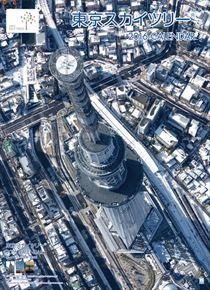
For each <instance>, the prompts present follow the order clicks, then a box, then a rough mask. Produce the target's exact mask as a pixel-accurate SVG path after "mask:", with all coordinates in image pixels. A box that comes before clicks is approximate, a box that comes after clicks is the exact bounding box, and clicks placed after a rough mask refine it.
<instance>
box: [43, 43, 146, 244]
mask: <svg viewBox="0 0 210 290" xmlns="http://www.w3.org/2000/svg"><path fill="white" fill-rule="evenodd" d="M49 68H50V71H51V73H52V75H53V76H54V77H55V78H56V79H57V81H58V84H59V87H60V88H61V89H62V91H64V92H65V93H66V94H67V95H68V96H69V99H70V101H71V103H72V104H73V106H74V109H75V113H76V116H77V119H78V121H79V123H80V125H81V130H80V132H79V137H78V142H77V145H76V148H75V159H76V162H77V166H78V169H79V183H80V186H81V188H82V191H83V194H84V195H85V197H87V198H88V199H89V200H91V201H92V202H93V203H95V204H98V205H101V206H103V208H104V209H105V211H106V213H107V216H109V218H110V220H111V222H112V224H113V226H114V228H115V230H116V231H117V232H118V234H119V236H120V237H121V239H122V240H123V242H124V244H125V245H126V247H129V246H130V245H131V243H132V242H133V240H134V238H135V236H136V234H137V233H138V231H139V228H140V226H141V225H142V223H143V221H144V219H145V216H146V215H147V213H148V211H149V208H148V206H147V207H145V206H144V200H143V199H142V198H141V193H140V192H141V191H142V179H143V170H142V165H141V163H140V162H139V161H138V160H137V158H136V155H135V154H134V153H133V152H132V151H131V150H129V149H128V148H126V146H125V144H124V141H123V140H122V138H121V137H120V136H118V135H117V134H116V133H114V132H113V131H112V130H111V129H110V128H109V127H107V126H106V125H105V124H104V123H102V122H99V119H98V115H97V113H96V111H95V109H94V108H93V107H92V105H91V102H90V98H89V96H88V92H87V88H86V86H85V83H84V72H83V61H82V58H81V56H80V54H79V52H78V51H77V50H76V49H73V48H67V47H63V48H60V49H58V50H57V51H56V52H55V53H53V54H52V55H51V58H50V61H49ZM139 211H141V218H140V214H139ZM142 212H143V213H144V214H143V216H142ZM138 215H139V217H138Z"/></svg>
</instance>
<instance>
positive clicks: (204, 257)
mask: <svg viewBox="0 0 210 290" xmlns="http://www.w3.org/2000/svg"><path fill="white" fill-rule="evenodd" d="M89 89H90V87H89ZM90 91H91V93H92V94H91V101H92V104H93V106H94V108H95V109H96V110H97V111H98V113H99V114H100V115H101V116H102V117H103V119H105V120H106V121H107V122H108V124H110V125H111V126H112V128H113V129H114V130H115V131H116V132H117V133H118V134H119V135H120V136H121V137H122V138H123V139H124V140H125V142H126V143H127V144H128V145H129V146H130V148H131V149H132V150H133V151H135V152H136V154H137V155H138V156H139V158H140V159H141V161H142V163H143V165H144V171H145V173H146V174H147V176H148V178H149V180H150V182H151V183H152V184H153V186H154V187H155V188H156V189H157V192H158V194H159V198H160V200H161V201H162V203H163V204H164V206H165V207H166V208H167V210H168V212H169V214H170V216H171V217H172V220H173V221H174V223H175V224H176V226H177V228H179V229H180V231H181V233H182V235H183V237H184V238H185V240H186V241H187V243H188V245H189V247H190V248H191V251H192V252H193V253H194V256H195V257H196V258H197V260H198V261H200V263H201V265H202V266H203V267H204V269H205V270H206V271H207V272H208V273H210V255H209V250H208V249H207V247H206V246H205V244H204V242H203V240H202V238H201V237H200V235H199V234H198V232H197V230H196V227H195V225H194V223H193V221H192V220H191V219H189V217H188V215H187V214H186V212H185V209H184V207H183V205H182V204H181V203H180V202H179V199H178V198H177V196H176V193H175V191H174V189H176V188H177V189H179V185H178V184H177V183H176V182H175V181H174V180H173V178H172V177H171V176H170V175H169V174H168V172H166V170H165V169H164V168H163V166H162V165H161V164H159V162H158V161H157V160H156V159H155V158H154V157H153V156H152V155H151V153H150V152H149V151H148V150H147V149H146V148H145V146H144V145H143V144H141V143H140V141H139V140H138V139H137V137H136V136H135V135H134V134H133V133H132V132H131V131H130V130H129V129H127V128H126V127H125V124H123V123H122V122H121V121H120V119H119V118H118V117H117V116H115V115H114V113H113V112H112V111H111V110H110V109H109V108H108V106H107V105H106V104H105V103H104V102H103V101H102V100H101V99H99V97H98V96H97V95H96V94H95V93H94V92H93V91H92V90H91V89H90Z"/></svg>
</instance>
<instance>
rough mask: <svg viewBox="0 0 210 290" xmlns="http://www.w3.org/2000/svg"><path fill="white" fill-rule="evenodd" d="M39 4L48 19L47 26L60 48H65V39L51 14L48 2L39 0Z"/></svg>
mask: <svg viewBox="0 0 210 290" xmlns="http://www.w3.org/2000/svg"><path fill="white" fill-rule="evenodd" d="M39 4H40V8H41V10H42V13H43V14H44V17H45V19H46V22H47V25H48V27H49V29H50V31H51V33H52V35H53V37H54V39H55V41H56V44H57V46H58V48H61V47H63V46H64V45H65V43H64V41H63V38H62V37H61V35H60V32H59V31H58V30H57V27H56V24H55V22H54V19H53V17H52V14H51V12H50V9H49V6H48V3H47V0H39Z"/></svg>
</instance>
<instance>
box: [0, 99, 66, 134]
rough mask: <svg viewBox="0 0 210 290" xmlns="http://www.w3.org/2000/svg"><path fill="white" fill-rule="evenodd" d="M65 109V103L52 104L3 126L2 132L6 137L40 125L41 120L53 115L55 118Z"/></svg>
mask: <svg viewBox="0 0 210 290" xmlns="http://www.w3.org/2000/svg"><path fill="white" fill-rule="evenodd" d="M63 108H64V103H63V102H58V101H55V102H52V103H50V104H48V105H45V106H43V107H42V108H39V109H37V110H35V111H33V112H32V113H31V114H30V115H27V116H23V117H21V118H19V119H17V120H15V121H12V122H11V123H7V124H5V125H1V126H0V130H2V131H3V132H4V134H5V135H8V134H11V133H13V132H15V131H17V130H20V129H23V128H24V127H30V126H31V125H34V124H36V123H38V122H39V121H40V119H41V118H44V117H49V116H50V115H51V114H52V115H53V116H55V115H56V113H57V112H58V111H60V110H61V109H63Z"/></svg>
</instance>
